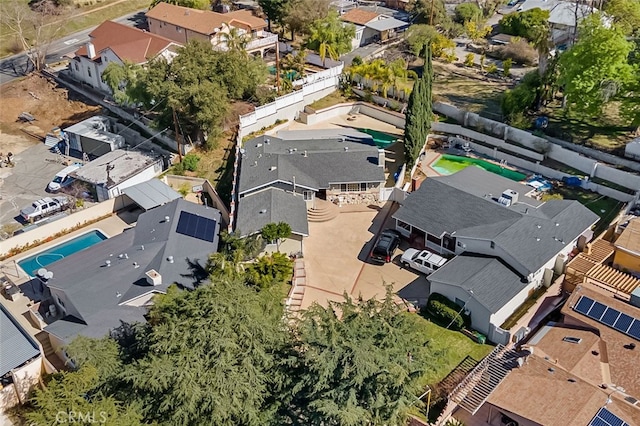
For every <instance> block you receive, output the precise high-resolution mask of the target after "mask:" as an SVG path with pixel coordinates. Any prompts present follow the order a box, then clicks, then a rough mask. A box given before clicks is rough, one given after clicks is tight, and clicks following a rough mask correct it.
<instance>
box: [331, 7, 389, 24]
mask: <svg viewBox="0 0 640 426" xmlns="http://www.w3.org/2000/svg"><path fill="white" fill-rule="evenodd" d="M378 16H380V14H378V13H375V12H370V11H368V10H364V9H358V8H356V9H351V10H350V11H348V12H347V13H345V14H344V15H342V16H341V17H340V19H342V20H343V21H345V22H351V23H352V24H357V25H364V24H366V23H367V22H370V21H372V20H374V19H376V18H377V17H378Z"/></svg>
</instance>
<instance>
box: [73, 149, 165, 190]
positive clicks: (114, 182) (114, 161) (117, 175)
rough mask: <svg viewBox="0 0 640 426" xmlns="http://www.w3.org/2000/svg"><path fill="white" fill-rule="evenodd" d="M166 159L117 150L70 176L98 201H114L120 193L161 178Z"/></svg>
mask: <svg viewBox="0 0 640 426" xmlns="http://www.w3.org/2000/svg"><path fill="white" fill-rule="evenodd" d="M168 165H169V164H168V159H167V158H165V157H163V156H162V155H160V154H157V153H155V152H153V150H151V151H148V152H147V151H137V150H136V151H134V150H126V149H116V150H114V151H111V152H109V153H106V154H104V155H102V156H101V157H98V158H96V159H95V160H93V161H90V162H88V163H87V164H85V165H84V166H82V167H81V168H79V169H78V170H76V171H75V172H73V173H71V175H70V176H72V177H73V178H75V179H76V180H78V181H80V182H84V183H86V184H87V185H88V186H89V187H90V188H92V189H93V190H94V191H95V193H96V196H97V199H98V201H104V200H108V199H109V198H115V197H117V196H118V195H120V194H121V193H122V190H123V189H125V188H128V187H130V186H133V185H136V184H139V183H141V182H146V181H148V180H150V179H153V178H154V177H156V176H158V175H160V173H162V172H163V171H164V170H166V169H167V167H168Z"/></svg>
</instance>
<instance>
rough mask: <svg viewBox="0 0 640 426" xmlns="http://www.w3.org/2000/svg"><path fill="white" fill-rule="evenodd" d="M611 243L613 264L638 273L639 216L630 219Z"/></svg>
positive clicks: (639, 264)
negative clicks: (613, 249) (613, 252)
mask: <svg viewBox="0 0 640 426" xmlns="http://www.w3.org/2000/svg"><path fill="white" fill-rule="evenodd" d="M613 245H614V247H615V254H614V256H613V266H614V267H615V268H618V269H620V270H622V271H624V272H630V273H633V274H636V275H640V218H636V219H632V220H630V221H629V223H628V224H627V226H626V227H625V229H624V231H622V234H620V236H619V237H618V239H617V240H616V241H615V243H614V244H613Z"/></svg>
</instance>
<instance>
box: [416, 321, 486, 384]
mask: <svg viewBox="0 0 640 426" xmlns="http://www.w3.org/2000/svg"><path fill="white" fill-rule="evenodd" d="M412 317H413V318H414V319H415V321H416V322H417V323H418V325H419V327H420V328H421V329H422V332H423V333H424V336H425V338H426V339H427V340H429V348H430V349H431V350H432V352H433V353H434V354H436V360H435V361H434V363H433V370H432V371H429V372H428V373H427V374H425V375H424V376H423V377H422V378H421V382H422V383H421V384H424V385H433V384H436V383H438V382H439V381H441V380H442V379H444V378H445V377H446V376H447V374H449V373H450V372H451V371H452V370H453V369H454V368H455V367H456V366H457V365H458V364H459V363H460V362H461V361H462V360H463V359H464V358H465V357H466V356H467V355H469V356H471V357H472V358H474V359H475V360H478V361H480V360H481V359H482V358H484V357H485V356H486V355H487V354H488V353H489V352H491V351H492V350H493V346H490V345H481V344H479V343H476V342H474V341H473V340H471V339H470V338H468V337H467V336H465V335H464V334H462V333H460V332H458V331H451V330H447V329H445V328H444V327H440V326H439V325H437V324H435V323H433V322H430V321H428V320H426V319H424V318H422V317H421V316H419V315H412Z"/></svg>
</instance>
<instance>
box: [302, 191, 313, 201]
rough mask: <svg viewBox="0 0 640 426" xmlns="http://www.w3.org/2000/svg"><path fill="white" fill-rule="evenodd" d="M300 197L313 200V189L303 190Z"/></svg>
mask: <svg viewBox="0 0 640 426" xmlns="http://www.w3.org/2000/svg"><path fill="white" fill-rule="evenodd" d="M302 197H303V199H304V200H305V201H311V200H313V191H304V192H303V193H302Z"/></svg>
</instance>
